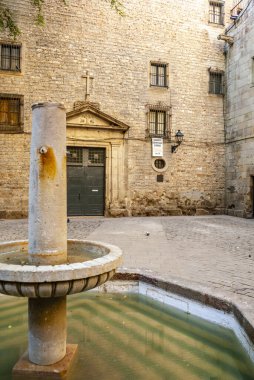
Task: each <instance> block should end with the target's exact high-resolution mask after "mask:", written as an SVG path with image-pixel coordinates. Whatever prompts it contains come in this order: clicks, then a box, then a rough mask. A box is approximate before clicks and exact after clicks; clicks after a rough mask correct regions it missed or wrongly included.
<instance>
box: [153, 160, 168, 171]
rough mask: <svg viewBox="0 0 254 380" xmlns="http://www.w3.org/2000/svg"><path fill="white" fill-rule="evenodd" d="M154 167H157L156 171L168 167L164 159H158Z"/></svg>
mask: <svg viewBox="0 0 254 380" xmlns="http://www.w3.org/2000/svg"><path fill="white" fill-rule="evenodd" d="M154 166H155V167H156V169H164V168H165V166H166V162H165V161H164V160H163V159H162V158H157V159H156V160H155V161H154Z"/></svg>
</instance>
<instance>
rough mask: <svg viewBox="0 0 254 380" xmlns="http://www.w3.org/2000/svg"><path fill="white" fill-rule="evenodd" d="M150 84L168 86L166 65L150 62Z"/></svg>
mask: <svg viewBox="0 0 254 380" xmlns="http://www.w3.org/2000/svg"><path fill="white" fill-rule="evenodd" d="M150 86H156V87H168V65H167V64H166V63H156V62H151V67H150Z"/></svg>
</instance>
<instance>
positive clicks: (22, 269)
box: [0, 239, 122, 283]
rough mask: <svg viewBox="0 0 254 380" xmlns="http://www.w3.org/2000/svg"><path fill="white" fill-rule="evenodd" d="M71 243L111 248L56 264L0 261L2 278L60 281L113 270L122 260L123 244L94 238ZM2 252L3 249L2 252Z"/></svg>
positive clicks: (25, 281)
mask: <svg viewBox="0 0 254 380" xmlns="http://www.w3.org/2000/svg"><path fill="white" fill-rule="evenodd" d="M67 242H70V243H83V244H84V245H86V244H89V245H94V246H98V247H101V248H104V249H107V250H108V251H109V252H108V253H106V254H105V255H104V256H102V257H98V258H95V259H92V260H88V261H84V262H79V263H71V264H67V263H66V264H57V265H24V264H23V265H22V264H6V263H0V281H10V282H19V283H45V282H50V283H52V282H54V281H55V282H60V281H70V280H78V279H81V278H82V279H85V278H89V277H92V276H98V275H100V274H101V273H104V272H110V271H111V270H113V269H115V268H116V267H117V266H119V265H120V264H121V263H122V251H121V249H120V248H118V247H116V246H114V245H111V244H107V243H103V242H99V241H93V240H82V239H68V240H67ZM26 244H28V240H14V241H6V242H1V243H0V248H2V247H4V246H9V245H10V246H11V245H14V246H19V245H21V246H22V245H26ZM0 255H1V252H0Z"/></svg>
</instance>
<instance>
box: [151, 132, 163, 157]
mask: <svg viewBox="0 0 254 380" xmlns="http://www.w3.org/2000/svg"><path fill="white" fill-rule="evenodd" d="M162 156H163V139H161V138H158V137H155V138H152V157H162Z"/></svg>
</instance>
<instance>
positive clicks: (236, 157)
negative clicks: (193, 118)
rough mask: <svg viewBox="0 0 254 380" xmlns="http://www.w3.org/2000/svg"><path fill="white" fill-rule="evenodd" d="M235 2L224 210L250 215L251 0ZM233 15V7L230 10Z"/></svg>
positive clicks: (253, 150)
mask: <svg viewBox="0 0 254 380" xmlns="http://www.w3.org/2000/svg"><path fill="white" fill-rule="evenodd" d="M237 3H238V7H240V9H239V10H238V12H239V11H240V13H239V15H238V16H237V17H236V20H235V22H234V24H233V25H231V26H230V27H229V28H228V29H227V32H226V34H227V36H230V37H232V38H233V43H232V44H229V45H228V46H227V54H226V64H227V69H226V73H227V78H226V83H227V96H226V111H227V112H226V168H227V170H226V212H227V213H228V214H229V215H235V216H241V217H253V215H254V206H253V204H254V1H241V2H240V3H239V2H237ZM233 14H235V15H237V9H234V13H233Z"/></svg>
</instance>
